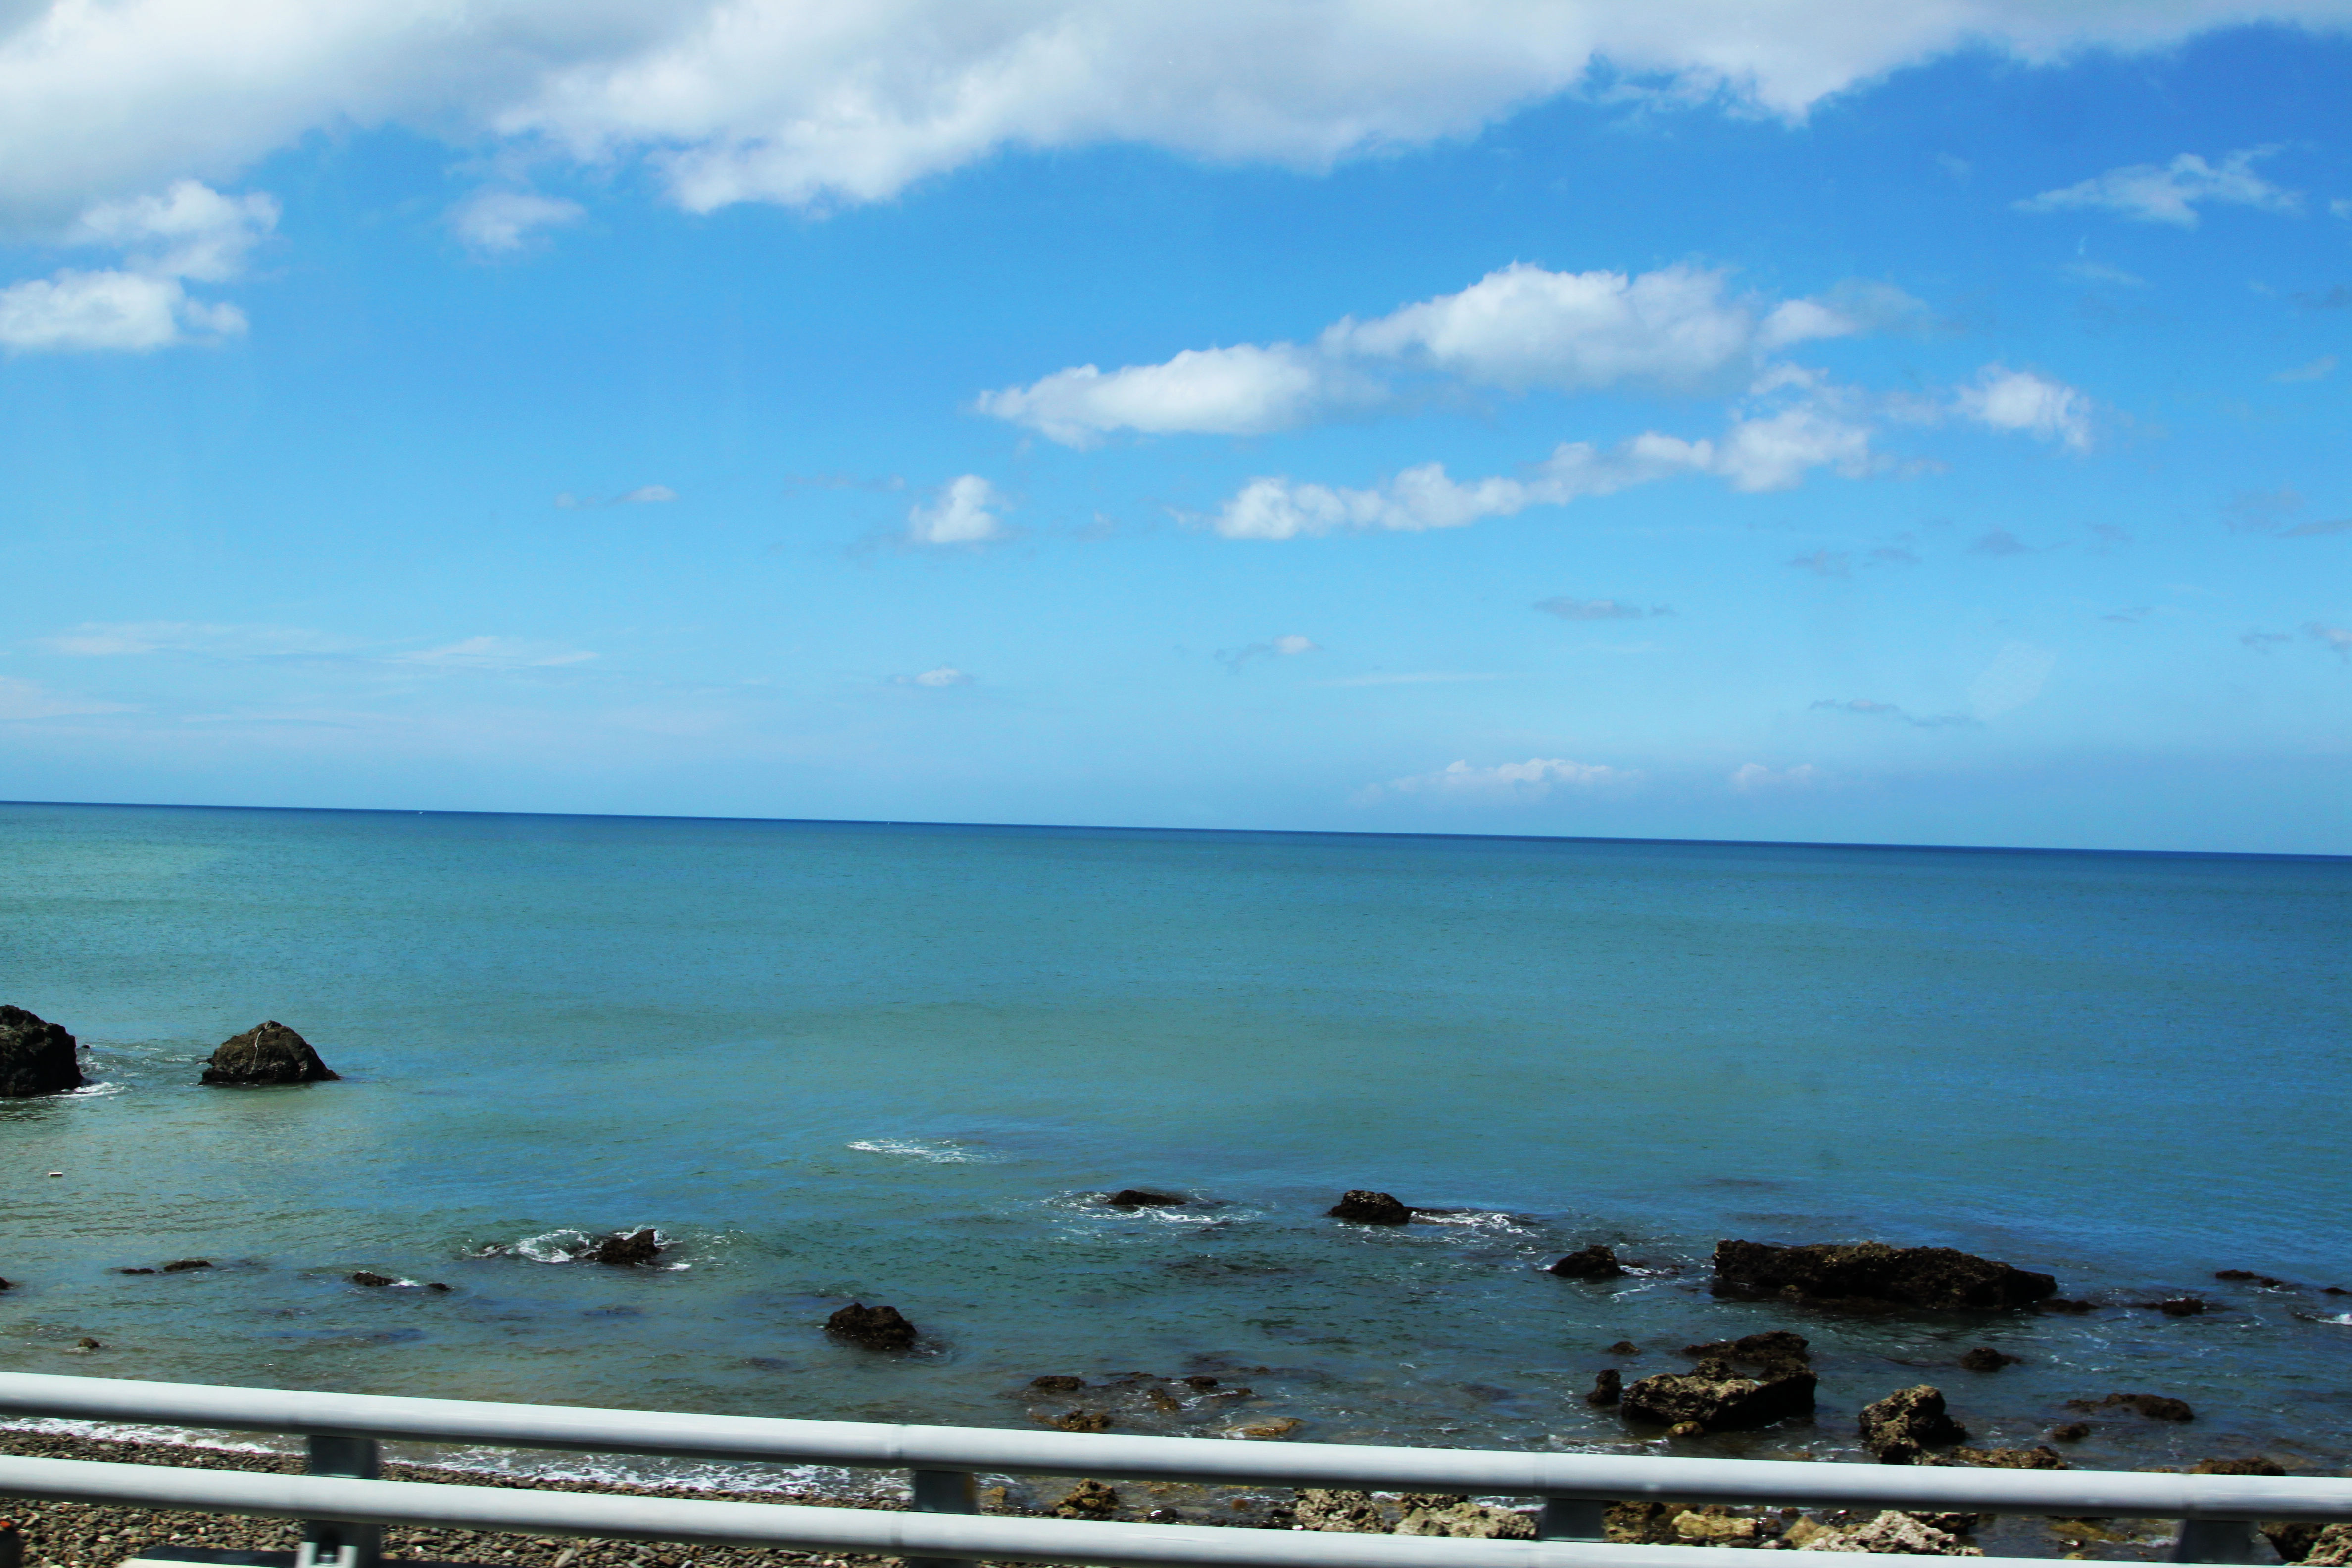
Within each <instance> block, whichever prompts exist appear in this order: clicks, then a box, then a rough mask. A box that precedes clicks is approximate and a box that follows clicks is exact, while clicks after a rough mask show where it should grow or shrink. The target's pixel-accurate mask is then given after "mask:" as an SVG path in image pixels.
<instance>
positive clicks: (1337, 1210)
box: [1325, 1187, 1412, 1225]
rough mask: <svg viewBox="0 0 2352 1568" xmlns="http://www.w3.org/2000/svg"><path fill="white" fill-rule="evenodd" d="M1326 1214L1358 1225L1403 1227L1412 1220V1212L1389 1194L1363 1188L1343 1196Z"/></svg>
mask: <svg viewBox="0 0 2352 1568" xmlns="http://www.w3.org/2000/svg"><path fill="white" fill-rule="evenodd" d="M1325 1212H1326V1213H1327V1214H1328V1215H1329V1217H1331V1218H1332V1219H1351V1220H1354V1221H1355V1222H1356V1223H1357V1224H1358V1225H1403V1224H1404V1223H1406V1222H1407V1221H1408V1220H1410V1219H1412V1210H1411V1209H1409V1208H1407V1207H1406V1206H1405V1205H1402V1204H1401V1203H1399V1202H1397V1200H1396V1199H1394V1198H1392V1197H1391V1196H1390V1195H1389V1194H1386V1193H1375V1192H1371V1191H1369V1190H1368V1189H1365V1188H1361V1187H1359V1188H1356V1189H1355V1190H1353V1191H1351V1192H1348V1193H1345V1194H1341V1195H1340V1198H1339V1202H1338V1203H1336V1204H1333V1205H1331V1206H1330V1208H1329V1209H1328V1210H1327V1211H1325Z"/></svg>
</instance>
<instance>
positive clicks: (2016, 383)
mask: <svg viewBox="0 0 2352 1568" xmlns="http://www.w3.org/2000/svg"><path fill="white" fill-rule="evenodd" d="M1952 407H1953V411H1954V412H1956V413H1957V414H1958V415H1959V416H1960V417H1962V418H1963V419H1972V420H1974V421H1976V422H1977V423H1978V424H1979V425H1984V426H1990V428H1992V429H1995V430H2006V431H2020V432H2022V433H2024V434H2026V435H2029V436H2034V437H2039V438H2040V439H2042V440H2044V441H2060V442H2063V443H2064V444H2065V445H2066V446H2067V447H2069V448H2071V449H2073V450H2074V451H2077V452H2081V451H2086V450H2088V449H2089V447H2090V445H2091V407H2092V405H2091V400H2090V399H2089V398H2088V397H2086V396H2084V395H2083V394H2082V393H2080V392H2078V391H2076V390H2075V389H2074V388H2073V387H2071V386H2068V385H2067V384H2065V383H2063V382H2060V381H2052V380H2050V379H2049V378H2048V377H2046V376H2041V375H2036V374H2033V373H2032V371H2030V370H2011V369H2010V368H2009V367H2008V366H2006V365H2000V364H1989V365H1987V366H1985V367H1984V368H1983V369H1982V370H1980V371H1979V372H1978V373H1977V378H1976V380H1975V381H1974V382H1972V383H1970V384H1968V385H1966V386H1962V387H1960V388H1958V390H1957V391H1956V392H1955V393H1954V394H1953V396H1952Z"/></svg>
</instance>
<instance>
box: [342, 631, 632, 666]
mask: <svg viewBox="0 0 2352 1568" xmlns="http://www.w3.org/2000/svg"><path fill="white" fill-rule="evenodd" d="M595 657H596V656H595V655H594V654H593V653H584V652H582V651H581V650H579V649H577V648H567V647H560V646H558V645H556V644H553V643H541V642H531V641H529V640H527V639H525V638H522V637H466V638H464V639H462V640H460V641H457V642H453V643H446V644H444V645H443V646H441V647H428V648H419V649H418V650H416V651H415V652H414V653H397V654H394V655H392V656H390V657H389V658H386V659H385V660H384V661H383V662H385V663H387V664H398V665H415V666H421V667H423V668H428V669H452V670H484V671H493V670H509V669H551V668H556V667H558V666H562V665H567V664H584V663H586V662H587V661H588V660H590V659H592V658H595Z"/></svg>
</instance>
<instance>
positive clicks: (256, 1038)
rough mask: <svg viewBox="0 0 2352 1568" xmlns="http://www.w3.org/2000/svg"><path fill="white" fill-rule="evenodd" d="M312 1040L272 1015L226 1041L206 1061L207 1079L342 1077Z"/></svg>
mask: <svg viewBox="0 0 2352 1568" xmlns="http://www.w3.org/2000/svg"><path fill="white" fill-rule="evenodd" d="M341 1076H342V1075H341V1073H338V1072H336V1071H335V1070H334V1069H332V1068H330V1067H328V1066H327V1064H326V1063H324V1062H322V1061H320V1059H319V1053H318V1052H316V1051H314V1050H312V1049H311V1048H310V1041H308V1040H306V1039H304V1038H303V1037H301V1036H299V1035H298V1034H296V1033H295V1032H294V1031H293V1030H291V1029H289V1028H288V1027H287V1026H285V1025H283V1024H281V1023H279V1022H278V1020H277V1019H275V1018H272V1019H270V1020H269V1021H268V1023H266V1024H256V1025H255V1026H253V1027H252V1028H250V1029H247V1031H246V1032H245V1033H243V1034H242V1035H236V1036H233V1037H230V1038H228V1039H226V1040H223V1041H222V1042H221V1043H220V1046H219V1047H218V1048H216V1049H215V1051H214V1052H213V1056H212V1060H211V1061H209V1062H207V1063H205V1076H204V1081H205V1083H221V1084H274V1083H329V1082H331V1081H333V1080H334V1079H338V1078H341Z"/></svg>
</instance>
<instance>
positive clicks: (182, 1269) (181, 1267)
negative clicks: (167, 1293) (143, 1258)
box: [163, 1258, 213, 1274]
mask: <svg viewBox="0 0 2352 1568" xmlns="http://www.w3.org/2000/svg"><path fill="white" fill-rule="evenodd" d="M212 1266H213V1260H212V1259H211V1258H173V1260H172V1261H171V1262H169V1263H166V1264H165V1265H163V1272H164V1273H166V1274H185V1273H186V1272H187V1271H188V1270H189V1269H191V1268H211V1267H212Z"/></svg>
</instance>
